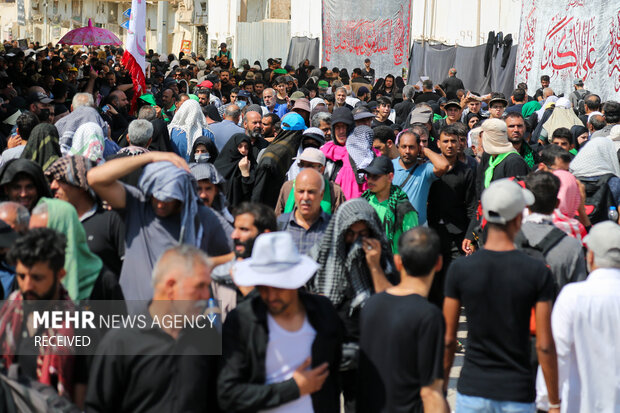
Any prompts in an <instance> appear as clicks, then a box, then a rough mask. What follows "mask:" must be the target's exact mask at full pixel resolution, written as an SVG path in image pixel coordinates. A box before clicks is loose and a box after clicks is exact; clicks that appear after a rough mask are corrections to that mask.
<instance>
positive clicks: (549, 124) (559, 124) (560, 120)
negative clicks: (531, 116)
mask: <svg viewBox="0 0 620 413" xmlns="http://www.w3.org/2000/svg"><path fill="white" fill-rule="evenodd" d="M573 126H583V122H582V121H581V119H579V118H578V117H577V115H575V111H573V109H572V107H571V104H570V102H569V100H568V99H566V98H560V99H558V101H557V102H555V109H553V113H552V114H551V116H549V119H547V121H546V122H545V123H544V125H543V129H544V130H545V131H547V138H548V139H549V141H550V142H551V137H552V135H553V132H554V131H555V130H556V129H558V128H567V129H568V130H570V129H571V128H572V127H573Z"/></svg>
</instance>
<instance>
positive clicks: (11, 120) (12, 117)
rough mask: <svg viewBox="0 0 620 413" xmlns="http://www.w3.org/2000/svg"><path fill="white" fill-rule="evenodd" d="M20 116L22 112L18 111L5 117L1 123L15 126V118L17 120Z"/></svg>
mask: <svg viewBox="0 0 620 413" xmlns="http://www.w3.org/2000/svg"><path fill="white" fill-rule="evenodd" d="M21 114H22V112H21V111H20V110H16V111H15V113H13V114H12V115H10V116H9V117H7V118H6V119H5V120H3V121H2V122H4V123H6V124H7V125H12V126H15V125H16V124H17V118H19V116H20V115H21Z"/></svg>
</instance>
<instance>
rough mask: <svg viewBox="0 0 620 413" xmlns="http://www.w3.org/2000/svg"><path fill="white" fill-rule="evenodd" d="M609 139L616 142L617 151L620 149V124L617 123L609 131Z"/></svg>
mask: <svg viewBox="0 0 620 413" xmlns="http://www.w3.org/2000/svg"><path fill="white" fill-rule="evenodd" d="M609 139H611V141H612V142H613V143H614V146H615V148H616V151H618V150H620V125H616V126H614V127H613V128H611V130H610V131H609Z"/></svg>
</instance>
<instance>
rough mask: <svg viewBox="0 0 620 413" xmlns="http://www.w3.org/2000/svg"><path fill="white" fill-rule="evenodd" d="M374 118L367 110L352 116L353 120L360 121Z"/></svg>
mask: <svg viewBox="0 0 620 413" xmlns="http://www.w3.org/2000/svg"><path fill="white" fill-rule="evenodd" d="M374 117H375V115H373V114H372V113H371V112H369V111H367V110H360V111H359V112H357V113H356V114H354V115H353V120H362V119H368V118H374Z"/></svg>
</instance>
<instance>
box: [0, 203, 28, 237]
mask: <svg viewBox="0 0 620 413" xmlns="http://www.w3.org/2000/svg"><path fill="white" fill-rule="evenodd" d="M0 219H1V220H2V221H4V222H6V223H7V224H8V225H9V226H10V227H11V228H12V229H13V231H15V232H17V233H19V234H24V233H25V232H26V231H27V230H28V223H29V221H30V213H29V212H28V210H27V209H26V207H24V206H23V205H21V204H18V203H17V202H12V201H5V202H0Z"/></svg>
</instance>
